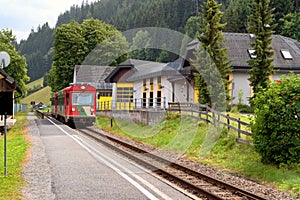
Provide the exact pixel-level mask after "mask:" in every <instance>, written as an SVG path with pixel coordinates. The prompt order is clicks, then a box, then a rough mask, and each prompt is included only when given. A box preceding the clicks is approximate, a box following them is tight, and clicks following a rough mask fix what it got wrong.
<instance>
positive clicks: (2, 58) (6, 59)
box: [0, 51, 10, 69]
mask: <svg viewBox="0 0 300 200" xmlns="http://www.w3.org/2000/svg"><path fill="white" fill-rule="evenodd" d="M9 63H10V56H9V54H8V53H7V52H5V51H0V67H1V68H2V69H3V68H4V67H7V66H8V65H9Z"/></svg>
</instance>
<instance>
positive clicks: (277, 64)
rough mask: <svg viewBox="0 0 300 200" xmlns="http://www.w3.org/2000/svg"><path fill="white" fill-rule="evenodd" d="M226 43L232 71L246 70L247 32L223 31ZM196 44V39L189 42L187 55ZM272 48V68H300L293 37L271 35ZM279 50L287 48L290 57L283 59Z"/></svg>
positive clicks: (298, 52) (299, 50) (297, 50)
mask: <svg viewBox="0 0 300 200" xmlns="http://www.w3.org/2000/svg"><path fill="white" fill-rule="evenodd" d="M224 36H225V39H226V43H225V47H227V48H228V57H229V59H230V60H231V63H232V67H233V70H234V71H239V70H243V69H244V70H248V69H249V68H250V66H249V65H248V63H247V60H250V59H251V58H250V55H249V53H248V50H249V49H252V48H251V47H250V46H249V42H250V40H251V37H250V34H249V33H224ZM197 45H198V41H197V40H194V41H192V42H191V43H189V45H188V47H187V50H188V51H190V52H189V54H188V56H191V51H192V50H194V49H195V47H196V46H197ZM271 46H272V48H273V50H274V55H273V59H274V62H273V63H274V69H280V70H283V71H285V70H286V71H290V70H294V71H296V70H300V49H299V47H300V43H299V42H298V41H296V40H294V39H291V38H287V37H284V36H281V35H273V36H272V44H271ZM281 50H288V51H289V52H290V54H291V56H292V59H285V58H284V57H283V55H282V53H281Z"/></svg>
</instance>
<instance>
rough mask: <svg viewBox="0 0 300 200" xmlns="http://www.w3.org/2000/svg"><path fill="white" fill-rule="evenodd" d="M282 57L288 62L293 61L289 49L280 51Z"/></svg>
mask: <svg viewBox="0 0 300 200" xmlns="http://www.w3.org/2000/svg"><path fill="white" fill-rule="evenodd" d="M280 52H281V55H282V57H283V58H284V59H286V60H292V59H293V56H292V55H291V53H290V51H289V50H288V49H281V50H280Z"/></svg>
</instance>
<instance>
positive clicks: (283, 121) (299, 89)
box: [252, 74, 300, 166]
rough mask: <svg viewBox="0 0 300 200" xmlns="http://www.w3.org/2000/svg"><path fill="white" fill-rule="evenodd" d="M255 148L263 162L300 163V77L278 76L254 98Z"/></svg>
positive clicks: (253, 128)
mask: <svg viewBox="0 0 300 200" xmlns="http://www.w3.org/2000/svg"><path fill="white" fill-rule="evenodd" d="M254 104H255V112H254V113H255V115H256V119H255V121H254V124H253V126H252V133H253V140H254V144H255V149H256V150H257V152H258V153H259V154H260V155H261V157H262V162H263V163H273V164H277V165H280V164H288V165H290V166H292V165H293V164H294V163H300V121H299V120H300V119H299V118H300V76H299V75H294V74H291V75H290V76H288V77H287V76H281V80H277V81H275V82H273V83H272V84H271V85H270V86H269V87H268V88H267V89H265V90H263V91H262V92H261V93H259V94H257V97H256V98H255V99H254Z"/></svg>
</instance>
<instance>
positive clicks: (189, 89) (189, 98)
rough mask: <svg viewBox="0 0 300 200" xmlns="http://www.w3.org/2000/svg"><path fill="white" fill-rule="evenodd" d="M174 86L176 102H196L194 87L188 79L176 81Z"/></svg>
mask: <svg viewBox="0 0 300 200" xmlns="http://www.w3.org/2000/svg"><path fill="white" fill-rule="evenodd" d="M174 86H175V87H174V90H175V100H174V101H175V102H190V103H194V89H193V86H192V85H191V84H190V83H189V82H188V81H187V80H186V79H182V80H180V81H176V82H175V84H174Z"/></svg>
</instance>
